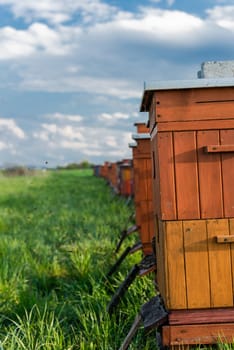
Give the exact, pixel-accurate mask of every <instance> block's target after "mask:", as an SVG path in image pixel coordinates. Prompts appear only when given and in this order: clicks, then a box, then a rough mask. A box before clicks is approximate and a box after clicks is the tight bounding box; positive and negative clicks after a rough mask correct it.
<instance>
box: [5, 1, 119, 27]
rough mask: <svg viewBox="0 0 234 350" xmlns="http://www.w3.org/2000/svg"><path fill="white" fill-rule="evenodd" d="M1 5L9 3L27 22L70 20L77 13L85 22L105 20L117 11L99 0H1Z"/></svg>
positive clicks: (17, 16) (15, 12) (55, 22)
mask: <svg viewBox="0 0 234 350" xmlns="http://www.w3.org/2000/svg"><path fill="white" fill-rule="evenodd" d="M0 5H8V6H9V7H10V8H11V10H12V12H13V14H14V16H15V17H16V18H19V17H22V18H24V19H25V20H26V21H27V22H31V21H33V20H38V19H44V20H47V21H48V22H50V23H53V24H59V23H63V22H66V21H69V20H71V19H72V17H73V16H74V15H75V14H78V15H80V16H81V18H82V19H83V21H85V22H88V21H97V20H105V19H106V18H109V17H110V15H111V14H112V13H113V12H115V7H113V6H110V5H108V4H106V3H104V2H102V1H99V0H66V1H64V0H56V1H54V0H40V1H32V0H20V1H19V0H0Z"/></svg>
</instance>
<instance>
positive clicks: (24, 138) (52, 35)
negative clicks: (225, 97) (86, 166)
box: [0, 0, 234, 166]
mask: <svg viewBox="0 0 234 350" xmlns="http://www.w3.org/2000/svg"><path fill="white" fill-rule="evenodd" d="M233 43H234V1H233V0H232V1H231V0H212V1H211V0H203V1H202V0H189V1H182V0H174V1H173V0H161V1H160V0H145V1H138V0H128V1H117V0H109V1H102V0H56V1H54V0H40V1H37V2H36V1H32V0H20V1H19V0H0V47H1V50H0V166H2V165H6V164H25V165H27V164H30V165H37V166H44V165H45V163H46V162H48V166H56V165H58V164H60V165H61V164H67V163H70V162H80V161H82V160H89V161H90V162H93V163H100V162H103V161H104V160H110V161H115V160H120V159H122V158H126V157H130V156H131V150H130V149H129V148H128V143H129V142H131V134H132V133H133V132H134V131H135V130H134V127H133V124H134V123H135V122H138V121H145V120H146V118H147V115H146V114H144V113H143V114H142V113H141V114H140V113H139V105H140V101H141V96H142V93H143V86H144V81H151V80H171V79H196V75H197V71H198V70H199V69H200V65H201V63H202V62H203V61H210V60H232V59H234V45H233Z"/></svg>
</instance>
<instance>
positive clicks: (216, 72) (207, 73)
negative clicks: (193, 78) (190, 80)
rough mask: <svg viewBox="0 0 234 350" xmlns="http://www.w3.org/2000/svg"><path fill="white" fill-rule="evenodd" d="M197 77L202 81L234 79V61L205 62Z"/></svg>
mask: <svg viewBox="0 0 234 350" xmlns="http://www.w3.org/2000/svg"><path fill="white" fill-rule="evenodd" d="M197 76H198V78H201V79H202V78H205V79H212V78H231V77H234V61H208V62H203V63H202V64H201V70H200V71H199V72H198V73H197Z"/></svg>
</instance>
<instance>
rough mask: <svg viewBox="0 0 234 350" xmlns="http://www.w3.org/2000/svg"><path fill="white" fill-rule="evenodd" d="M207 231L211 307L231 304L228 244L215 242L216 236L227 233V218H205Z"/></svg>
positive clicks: (231, 284) (231, 283) (231, 290)
mask: <svg viewBox="0 0 234 350" xmlns="http://www.w3.org/2000/svg"><path fill="white" fill-rule="evenodd" d="M207 233H208V253H209V269H210V287H211V307H225V306H233V281H232V267H231V253H230V246H229V245H225V244H217V242H216V236H222V235H228V234H229V222H228V220H226V219H219V220H207Z"/></svg>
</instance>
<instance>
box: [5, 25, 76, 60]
mask: <svg viewBox="0 0 234 350" xmlns="http://www.w3.org/2000/svg"><path fill="white" fill-rule="evenodd" d="M67 39H68V38H67V31H66V29H64V30H63V29H62V28H60V29H57V30H54V29H51V28H49V27H48V26H47V25H46V24H42V23H34V24H32V25H31V26H30V27H29V28H27V29H25V30H17V29H14V28H12V27H3V28H0V46H1V51H0V60H9V59H12V60H17V59H18V58H20V57H30V56H32V55H34V56H35V55H36V54H38V55H41V54H47V55H58V56H60V55H66V54H67V53H68V52H69V51H70V50H71V49H72V42H71V41H70V42H67ZM70 39H71V38H69V40H70Z"/></svg>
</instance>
